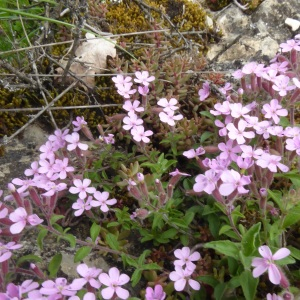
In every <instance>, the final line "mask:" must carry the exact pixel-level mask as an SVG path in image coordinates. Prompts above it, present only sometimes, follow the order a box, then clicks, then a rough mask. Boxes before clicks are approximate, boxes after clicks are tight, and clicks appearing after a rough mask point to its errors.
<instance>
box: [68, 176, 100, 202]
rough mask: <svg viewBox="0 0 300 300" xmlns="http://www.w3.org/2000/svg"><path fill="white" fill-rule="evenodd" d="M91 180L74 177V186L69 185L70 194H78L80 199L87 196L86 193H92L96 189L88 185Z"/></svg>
mask: <svg viewBox="0 0 300 300" xmlns="http://www.w3.org/2000/svg"><path fill="white" fill-rule="evenodd" d="M91 182H92V181H91V180H90V179H88V178H85V179H83V181H81V180H80V179H74V180H73V184H74V186H71V187H70V189H69V192H70V193H71V194H79V198H80V199H85V198H86V197H87V193H89V194H93V193H95V192H96V189H95V188H94V187H90V186H89V185H90V184H91Z"/></svg>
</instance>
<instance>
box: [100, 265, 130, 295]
mask: <svg viewBox="0 0 300 300" xmlns="http://www.w3.org/2000/svg"><path fill="white" fill-rule="evenodd" d="M99 280H100V282H101V283H102V284H104V285H106V286H107V288H105V289H103V290H102V291H101V295H102V297H103V298H104V299H111V298H112V297H113V295H114V294H115V293H116V294H117V296H118V297H119V298H121V299H127V298H128V297H129V292H128V291H127V290H125V289H123V288H122V287H121V285H124V284H126V283H127V282H128V281H129V280H130V278H129V276H128V275H126V274H120V271H119V270H118V269H117V268H115V267H113V268H110V269H109V271H108V274H106V273H101V274H100V275H99Z"/></svg>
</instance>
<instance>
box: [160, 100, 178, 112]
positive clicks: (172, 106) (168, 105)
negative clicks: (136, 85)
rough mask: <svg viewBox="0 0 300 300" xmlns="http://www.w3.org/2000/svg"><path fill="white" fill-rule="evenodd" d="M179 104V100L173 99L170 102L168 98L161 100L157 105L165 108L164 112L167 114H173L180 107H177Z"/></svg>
mask: <svg viewBox="0 0 300 300" xmlns="http://www.w3.org/2000/svg"><path fill="white" fill-rule="evenodd" d="M177 103H178V101H177V99H175V98H171V99H170V100H169V101H168V100H167V99H166V98H161V99H160V100H159V101H158V102H157V105H159V106H161V107H163V108H164V109H163V110H164V111H165V112H166V113H168V112H171V113H174V110H177V109H178V108H179V107H178V106H176V104H177Z"/></svg>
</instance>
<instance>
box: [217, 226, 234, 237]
mask: <svg viewBox="0 0 300 300" xmlns="http://www.w3.org/2000/svg"><path fill="white" fill-rule="evenodd" d="M227 231H232V227H231V226H230V225H227V224H226V225H223V226H222V227H221V229H220V230H219V235H222V234H223V233H225V232H227Z"/></svg>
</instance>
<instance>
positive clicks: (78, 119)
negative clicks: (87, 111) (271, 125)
mask: <svg viewBox="0 0 300 300" xmlns="http://www.w3.org/2000/svg"><path fill="white" fill-rule="evenodd" d="M72 124H73V125H74V129H73V130H74V131H79V130H80V129H81V128H82V127H83V126H85V125H87V122H86V121H85V120H84V117H76V121H73V122H72Z"/></svg>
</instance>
